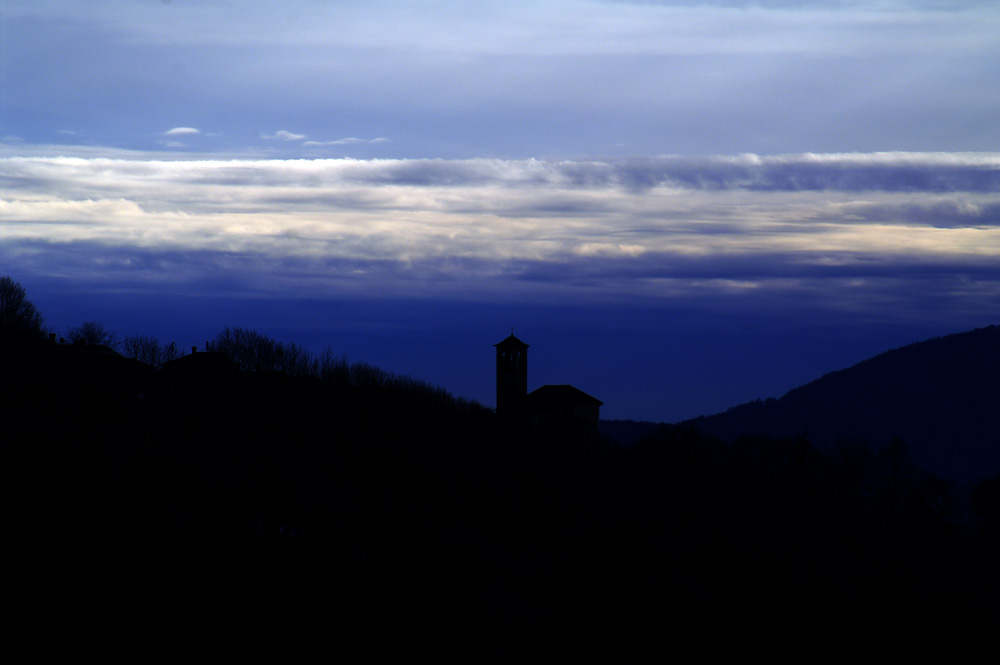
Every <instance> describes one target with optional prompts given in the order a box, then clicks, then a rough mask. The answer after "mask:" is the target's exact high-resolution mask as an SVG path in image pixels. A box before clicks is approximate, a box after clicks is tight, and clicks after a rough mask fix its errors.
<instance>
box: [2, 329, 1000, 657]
mask: <svg viewBox="0 0 1000 665" xmlns="http://www.w3.org/2000/svg"><path fill="white" fill-rule="evenodd" d="M199 356H200V357H199ZM179 360H180V361H177V360H175V361H171V362H168V363H166V364H165V365H164V367H163V368H161V369H154V368H152V367H149V366H146V365H143V364H142V363H137V362H133V361H128V360H126V359H124V358H121V357H120V356H118V355H117V354H115V353H114V352H112V351H110V350H108V349H103V348H99V347H86V346H82V347H78V346H66V345H57V344H55V343H47V342H36V341H31V342H28V341H25V342H21V343H18V344H16V345H8V346H5V347H3V351H2V354H0V363H2V365H0V366H2V367H3V370H4V382H3V384H2V388H0V416H2V417H3V418H4V420H5V421H6V422H7V423H8V424H10V426H9V427H8V428H7V429H6V431H5V432H4V437H3V439H2V443H3V452H4V462H5V464H4V471H5V474H6V478H5V480H6V481H7V483H6V486H7V487H8V488H9V490H10V494H11V496H12V499H11V501H10V503H9V508H10V510H9V511H8V512H9V514H10V516H11V520H10V521H9V522H8V529H9V532H10V533H11V534H13V535H16V537H17V542H18V544H19V546H20V544H22V543H24V544H27V545H26V546H24V547H23V549H27V550H30V552H31V555H30V557H26V558H30V560H29V561H25V562H22V564H23V565H20V566H14V567H12V569H13V570H16V571H17V572H16V574H17V575H18V576H19V578H22V579H26V580H28V581H29V582H30V584H28V585H27V586H28V588H29V589H31V591H30V592H29V593H28V594H27V598H26V599H24V600H23V601H18V602H23V603H24V606H23V607H21V609H22V611H23V613H24V614H25V615H32V616H33V615H34V614H36V613H40V612H44V611H47V607H48V604H50V603H51V602H52V599H53V598H58V599H59V600H60V602H61V603H64V604H65V605H66V607H67V608H68V611H72V612H73V614H74V616H75V617H79V618H77V619H76V625H78V626H79V627H80V629H81V630H82V631H85V632H86V631H94V630H98V629H100V628H101V627H102V626H107V625H109V624H110V623H112V622H113V624H114V630H115V631H116V632H118V633H121V632H124V631H126V629H128V628H130V627H132V626H134V625H136V624H146V625H148V624H150V623H151V622H153V623H155V622H164V625H166V624H168V623H169V621H171V620H172V618H171V617H176V616H177V615H178V614H182V615H183V617H184V621H191V620H192V617H198V618H200V619H201V620H202V621H205V622H206V623H207V625H211V626H213V627H214V626H215V625H216V624H217V623H218V622H219V621H220V617H224V618H225V619H226V620H227V621H235V622H245V623H246V625H250V626H259V627H261V629H262V630H264V631H269V632H273V633H276V634H281V635H283V634H285V633H284V631H287V630H292V631H295V630H300V631H301V630H305V631H309V632H313V633H314V634H321V635H324V636H326V635H329V636H330V640H331V642H334V643H335V644H334V645H333V646H334V648H336V646H337V645H339V644H341V643H342V642H343V641H344V640H350V639H355V640H363V641H364V642H365V643H366V645H367V646H366V648H369V649H372V648H374V649H378V648H398V649H412V645H411V642H409V641H408V639H407V638H406V637H404V636H406V635H407V634H411V635H412V634H418V635H422V636H423V637H424V639H432V640H443V641H451V640H453V639H454V638H455V636H456V635H463V636H477V635H481V634H487V635H490V637H487V638H479V637H477V638H476V639H477V641H478V644H479V646H478V647H477V648H478V649H479V650H480V652H494V651H502V650H503V649H504V648H507V649H511V650H512V649H513V648H515V645H514V644H513V643H512V642H511V640H512V639H515V638H519V637H521V636H528V635H535V636H541V637H542V638H544V639H545V640H548V641H550V643H551V642H555V643H557V644H559V645H560V649H562V650H565V649H567V648H574V647H575V648H576V649H581V650H584V649H586V650H588V651H590V650H591V649H592V648H594V646H595V645H596V644H598V643H599V642H600V641H602V640H604V641H606V642H608V643H610V644H611V645H612V647H613V648H614V649H616V651H617V650H620V649H622V648H626V647H623V646H622V645H623V641H622V639H621V638H620V637H619V636H621V635H628V636H632V637H631V638H630V639H629V640H628V642H629V644H633V643H634V641H633V640H634V639H647V640H652V641H653V643H654V644H657V645H662V644H664V643H669V644H671V645H673V644H676V643H677V642H679V641H684V640H690V639H693V638H694V637H695V636H696V635H698V634H699V631H702V632H703V633H704V632H710V633H713V634H714V635H716V636H717V635H718V634H719V633H720V632H721V631H727V632H729V631H731V630H733V629H740V628H743V629H746V630H748V631H755V632H758V633H759V634H761V635H768V636H770V635H771V634H772V633H773V631H774V630H776V629H780V630H787V631H791V630H796V631H797V630H799V629H810V628H811V629H815V630H828V629H829V628H828V627H830V626H836V628H835V630H836V634H837V636H838V639H841V638H842V635H843V634H845V633H847V634H849V633H850V631H851V630H852V629H855V628H857V629H864V628H865V627H870V626H878V627H879V628H878V629H879V630H885V631H886V635H895V634H903V633H902V632H894V631H903V630H905V631H909V632H908V633H907V634H910V632H912V631H914V630H918V629H924V628H926V629H931V628H933V629H936V630H942V629H948V628H953V627H955V626H961V627H963V628H965V629H967V630H982V626H995V622H996V619H997V615H996V611H997V609H996V605H995V599H996V595H997V593H1000V579H998V573H997V569H996V566H995V561H996V558H997V554H998V551H1000V550H998V548H1000V527H998V522H997V516H998V514H1000V496H998V492H997V491H996V489H997V479H996V477H994V479H993V480H991V481H988V482H982V483H980V484H979V485H977V486H976V488H975V490H974V491H973V492H972V493H971V494H970V495H968V496H966V495H963V494H962V493H961V492H960V491H958V490H956V488H955V487H954V486H953V485H952V484H951V483H948V482H946V481H943V480H941V479H940V478H938V477H936V476H934V475H933V474H927V473H923V472H921V471H919V470H918V469H915V468H914V467H913V465H912V464H911V463H910V462H909V460H908V459H907V457H906V454H905V450H903V449H900V448H898V447H893V446H889V447H888V448H887V449H886V450H884V451H880V452H876V451H874V450H872V449H871V448H868V447H866V446H864V445H863V444H857V445H854V446H851V447H840V448H838V449H836V450H835V452H830V451H826V450H823V449H820V448H816V447H813V446H812V445H811V444H810V442H809V441H808V440H807V439H806V438H805V437H794V438H789V439H777V438H771V437H756V438H746V437H744V438H743V439H740V440H739V441H737V442H736V443H734V444H727V443H724V442H723V441H721V440H719V439H717V438H715V437H712V436H708V435H705V434H702V433H699V432H697V431H696V430H693V429H686V428H679V427H673V428H668V427H660V428H657V429H655V430H653V431H651V432H648V433H647V434H646V435H645V436H642V437H640V440H639V441H637V442H636V443H635V444H634V445H633V446H631V447H627V448H623V447H617V446H612V445H609V444H607V442H605V441H603V440H597V441H595V440H593V439H592V438H584V439H581V438H580V437H574V436H567V435H565V433H564V432H562V431H561V430H560V431H556V432H552V431H549V432H546V431H545V430H544V429H538V428H534V427H528V426H524V425H523V424H520V423H518V422H517V421H514V420H505V419H503V418H500V417H498V416H497V415H496V414H495V413H494V412H493V411H492V410H490V409H486V408H483V407H481V406H479V405H477V404H470V403H468V402H463V401H462V400H457V399H454V398H452V397H451V396H450V395H448V394H447V393H446V392H444V391H442V390H439V389H433V388H431V387H429V386H426V385H425V384H422V383H421V382H419V381H416V380H409V381H405V380H400V379H399V377H396V378H393V379H391V380H390V378H387V377H388V376H389V375H387V374H386V373H384V372H380V371H377V368H372V367H369V366H352V367H346V366H344V367H341V369H344V370H345V371H343V372H340V371H338V372H332V373H329V376H328V377H327V378H326V379H322V378H319V377H317V376H315V375H308V374H301V375H295V374H289V373H285V372H277V371H242V370H240V369H238V368H237V367H236V366H235V365H234V364H233V363H232V362H231V361H229V360H227V358H225V357H221V356H219V355H214V354H212V353H201V354H196V355H194V356H185V357H184V358H181V359H179ZM334 367H340V366H339V365H334ZM348 369H350V370H351V371H350V372H348V371H346V370H348ZM351 372H353V374H354V375H355V376H354V378H351V377H350V376H348V375H349V374H351ZM643 428H645V426H643ZM94 599H100V603H102V605H101V606H102V607H110V608H111V609H104V610H101V611H100V612H97V611H95V610H94V607H95V600H94ZM178 608H181V609H180V610H179V609H178ZM943 608H946V611H944V610H943ZM661 648H662V647H661ZM671 648H673V647H671ZM618 653H619V654H620V652H618Z"/></svg>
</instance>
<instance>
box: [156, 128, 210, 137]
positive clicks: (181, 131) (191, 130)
mask: <svg viewBox="0 0 1000 665" xmlns="http://www.w3.org/2000/svg"><path fill="white" fill-rule="evenodd" d="M163 134H164V136H180V135H183V134H201V130H199V129H195V128H194V127H174V128H173V129H168V130H167V131H165V132H163Z"/></svg>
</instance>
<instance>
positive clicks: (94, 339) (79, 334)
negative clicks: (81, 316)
mask: <svg viewBox="0 0 1000 665" xmlns="http://www.w3.org/2000/svg"><path fill="white" fill-rule="evenodd" d="M66 339H68V340H69V341H70V342H72V343H73V344H83V345H85V346H106V347H108V348H111V349H115V348H117V347H118V346H119V342H118V336H117V335H115V332H114V331H113V330H108V329H107V328H105V327H104V326H103V325H102V324H100V323H98V322H97V321H84V322H83V323H82V324H80V325H79V326H77V327H75V328H70V329H69V330H67V331H66Z"/></svg>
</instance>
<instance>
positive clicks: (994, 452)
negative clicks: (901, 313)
mask: <svg viewBox="0 0 1000 665" xmlns="http://www.w3.org/2000/svg"><path fill="white" fill-rule="evenodd" d="M684 424H687V425H693V426H695V427H696V428H697V429H699V430H701V431H703V432H705V433H708V434H713V435H715V436H718V437H721V438H723V439H726V440H732V439H734V438H736V437H738V436H740V435H742V434H768V435H771V436H796V435H799V434H805V435H806V436H807V437H808V438H809V439H810V440H811V441H812V442H813V443H815V444H819V445H828V444H831V443H833V442H835V441H836V440H837V439H838V438H844V437H855V438H861V439H864V440H866V441H868V442H869V443H871V444H874V445H882V444H885V443H887V442H888V441H890V440H891V439H892V438H893V437H897V436H898V437H901V438H902V440H903V441H904V443H906V444H907V446H908V447H909V449H910V453H911V455H912V457H913V459H914V461H915V462H916V463H917V464H919V465H921V466H923V467H925V468H927V469H929V470H932V471H935V472H937V473H938V474H940V475H942V476H946V477H950V478H953V479H957V480H971V479H976V478H982V477H985V476H988V475H991V474H996V473H997V472H998V471H1000V327H998V326H996V325H993V326H989V327H986V328H979V329H976V330H973V331H971V332H966V333H958V334H954V335H948V336H945V337H937V338H934V339H930V340H927V341H924V342H918V343H916V344H911V345H909V346H905V347H902V348H899V349H895V350H893V351H888V352H886V353H883V354H880V355H878V356H875V357H874V358H871V359H869V360H866V361H864V362H861V363H858V364H857V365H854V366H853V367H850V368H848V369H845V370H841V371H838V372H831V373H830V374H827V375H825V376H823V377H822V378H820V379H817V380H816V381H813V382H811V383H808V384H806V385H804V386H801V387H799V388H795V389H794V390H792V391H790V392H789V393H788V394H786V395H785V396H784V397H781V398H780V399H768V400H766V401H760V400H757V401H755V402H750V403H747V404H743V405H740V406H737V407H733V408H731V409H729V410H728V411H726V412H725V413H719V414H716V415H713V416H702V417H700V418H696V419H694V420H690V421H686V423H684Z"/></svg>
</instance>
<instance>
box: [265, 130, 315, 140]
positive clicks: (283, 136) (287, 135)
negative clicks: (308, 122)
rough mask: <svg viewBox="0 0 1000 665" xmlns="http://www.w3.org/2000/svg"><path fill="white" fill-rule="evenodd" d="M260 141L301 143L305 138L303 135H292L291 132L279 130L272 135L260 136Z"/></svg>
mask: <svg viewBox="0 0 1000 665" xmlns="http://www.w3.org/2000/svg"><path fill="white" fill-rule="evenodd" d="M260 137H261V138H262V139H267V140H272V139H280V140H282V141H301V140H303V139H305V138H306V135H305V134H293V133H292V132H289V131H286V130H284V129H279V130H278V131H276V132H275V133H274V134H271V135H268V134H261V135H260Z"/></svg>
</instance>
